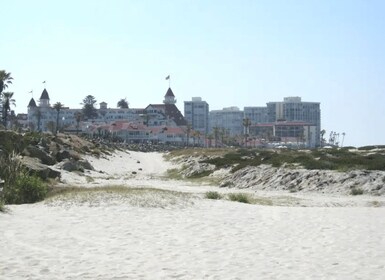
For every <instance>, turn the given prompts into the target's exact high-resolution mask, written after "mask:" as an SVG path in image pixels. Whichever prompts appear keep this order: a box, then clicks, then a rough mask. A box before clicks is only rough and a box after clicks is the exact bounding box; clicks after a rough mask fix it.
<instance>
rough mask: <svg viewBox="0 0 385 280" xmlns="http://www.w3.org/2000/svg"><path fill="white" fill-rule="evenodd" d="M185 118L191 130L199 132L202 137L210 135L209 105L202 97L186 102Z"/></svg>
mask: <svg viewBox="0 0 385 280" xmlns="http://www.w3.org/2000/svg"><path fill="white" fill-rule="evenodd" d="M184 117H185V119H186V121H187V123H188V124H189V125H191V129H193V130H195V131H199V132H200V134H201V135H202V136H203V135H207V134H208V133H209V104H207V102H206V101H202V98H201V97H193V98H192V99H191V101H185V102H184Z"/></svg>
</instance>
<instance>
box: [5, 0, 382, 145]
mask: <svg viewBox="0 0 385 280" xmlns="http://www.w3.org/2000/svg"><path fill="white" fill-rule="evenodd" d="M1 10H2V11H1V22H2V23H1V27H0V38H1V39H0V70H1V69H4V70H6V71H7V72H11V73H12V76H13V78H14V83H13V85H12V86H11V87H9V91H13V92H14V98H15V99H16V106H17V107H16V108H15V110H16V112H17V113H22V112H27V104H28V102H29V100H30V98H31V97H32V96H31V94H30V93H29V91H31V90H33V96H34V98H35V99H38V98H39V97H40V94H41V92H42V90H43V88H44V85H43V84H42V82H43V81H44V80H46V81H47V83H46V88H47V90H48V93H49V95H50V98H51V104H54V103H55V102H58V101H59V102H61V103H64V104H65V105H66V106H70V107H74V108H80V107H81V105H80V103H81V102H82V100H83V98H84V97H85V96H87V95H89V94H91V95H93V96H95V98H96V100H97V101H98V103H99V102H102V101H105V102H107V103H108V106H109V107H116V103H117V102H118V101H119V100H120V99H121V98H127V101H128V102H129V104H130V107H131V108H143V107H146V106H147V105H148V104H150V103H162V101H163V97H164V95H165V93H166V91H167V89H168V81H166V80H165V77H166V76H167V75H171V88H172V90H173V92H174V94H175V95H176V98H177V100H178V102H177V106H178V108H179V109H180V110H181V111H182V113H183V101H188V100H191V98H192V97H196V96H200V97H202V99H203V100H205V101H207V102H208V103H209V105H210V110H214V109H222V108H223V107H230V106H237V107H239V108H240V109H241V110H243V107H244V106H265V105H266V103H267V102H269V101H282V100H283V98H284V97H287V96H300V97H302V101H311V102H320V103H321V127H322V128H323V129H325V130H326V131H327V134H329V133H330V131H336V132H339V133H342V132H345V133H346V136H345V142H344V145H345V146H346V145H353V146H362V145H369V144H385V124H384V120H385V118H384V112H385V109H384V106H385V16H384V15H385V1H371V0H361V1H358V0H338V1H337V0H336V1H334V0H329V1H328V0H319V1H316V0H314V1H312V0H301V1H300V0H298V1H295V0H292V1H291V0H286V1H284V0H282V1H274V0H265V1H258V0H255V1H239V0H237V1H235V0H233V1H226V0H220V1H210V0H202V1H199V0H191V1H188V0H174V1H167V0H163V1H160V0H159V1H144V0H135V1H134V0H133V1H130V0H121V1H118V0H109V1H106V0H103V1H95V0H88V1H82V0H76V1H75V0H73V1H70V0H66V1H52V0H47V1H41V0H34V1H27V0H26V1H20V0H12V1H1Z"/></svg>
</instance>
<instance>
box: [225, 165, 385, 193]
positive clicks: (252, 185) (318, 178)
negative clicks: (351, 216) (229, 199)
mask: <svg viewBox="0 0 385 280" xmlns="http://www.w3.org/2000/svg"><path fill="white" fill-rule="evenodd" d="M221 186H222V187H234V188H239V189H245V188H248V189H255V190H287V191H289V192H297V191H302V192H311V191H314V192H321V193H341V194H352V191H353V190H362V192H363V193H364V194H369V195H385V171H368V170H353V171H349V172H338V171H331V170H307V169H301V168H296V169H292V168H286V167H281V168H275V167H272V166H270V165H260V166H257V167H252V166H249V167H246V168H243V169H241V170H238V171H236V172H234V173H228V174H227V175H226V176H225V177H224V178H223V180H222V183H221Z"/></svg>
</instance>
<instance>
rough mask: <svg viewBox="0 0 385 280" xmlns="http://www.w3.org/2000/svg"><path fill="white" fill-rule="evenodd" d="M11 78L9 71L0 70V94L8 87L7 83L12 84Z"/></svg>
mask: <svg viewBox="0 0 385 280" xmlns="http://www.w3.org/2000/svg"><path fill="white" fill-rule="evenodd" d="M12 80H13V78H12V77H11V73H7V72H5V70H0V94H1V93H2V92H3V90H4V89H6V88H7V87H8V85H10V84H12Z"/></svg>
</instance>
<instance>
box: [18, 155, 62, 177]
mask: <svg viewBox="0 0 385 280" xmlns="http://www.w3.org/2000/svg"><path fill="white" fill-rule="evenodd" d="M21 163H22V165H23V166H24V167H25V168H26V169H27V170H28V172H29V173H30V174H31V175H37V176H38V177H40V178H41V179H43V180H47V179H48V178H52V179H55V178H60V175H61V174H60V172H59V171H56V170H53V169H51V168H49V167H48V166H47V165H44V164H42V163H41V162H40V161H39V159H37V158H32V157H23V158H22V159H21Z"/></svg>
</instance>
